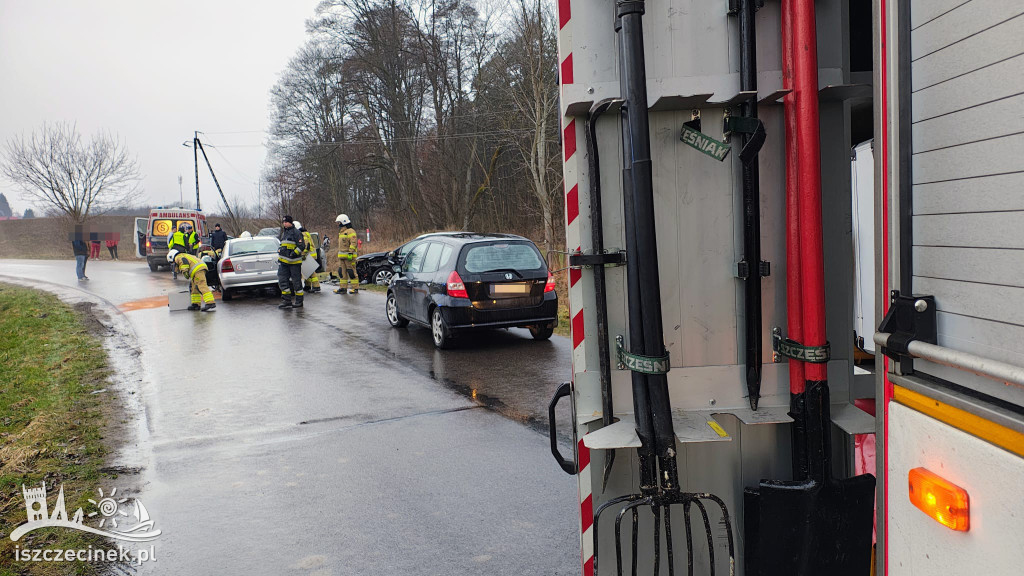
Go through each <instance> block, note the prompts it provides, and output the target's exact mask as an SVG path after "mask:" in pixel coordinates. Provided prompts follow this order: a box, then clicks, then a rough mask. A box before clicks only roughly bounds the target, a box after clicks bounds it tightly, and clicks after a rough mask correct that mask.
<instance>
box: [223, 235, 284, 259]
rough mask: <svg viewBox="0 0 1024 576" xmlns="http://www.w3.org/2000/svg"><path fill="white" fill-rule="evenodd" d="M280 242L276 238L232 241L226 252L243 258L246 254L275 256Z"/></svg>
mask: <svg viewBox="0 0 1024 576" xmlns="http://www.w3.org/2000/svg"><path fill="white" fill-rule="evenodd" d="M279 245H280V242H278V241H277V238H252V239H246V240H233V241H232V242H231V246H230V248H229V249H228V252H229V253H230V254H231V255H232V256H245V255H246V254H276V253H277V247H278V246H279Z"/></svg>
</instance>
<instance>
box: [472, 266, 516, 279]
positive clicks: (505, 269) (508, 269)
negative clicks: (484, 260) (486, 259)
mask: <svg viewBox="0 0 1024 576" xmlns="http://www.w3.org/2000/svg"><path fill="white" fill-rule="evenodd" d="M488 272H511V273H513V274H515V275H516V276H519V277H520V278H522V277H523V275H522V274H520V273H519V271H518V270H516V269H514V268H494V269H491V270H484V271H483V272H478V274H487V273H488Z"/></svg>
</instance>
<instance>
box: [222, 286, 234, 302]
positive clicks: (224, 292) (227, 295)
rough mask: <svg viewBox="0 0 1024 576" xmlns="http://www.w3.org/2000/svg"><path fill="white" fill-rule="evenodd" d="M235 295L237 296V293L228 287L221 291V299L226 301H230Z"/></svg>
mask: <svg viewBox="0 0 1024 576" xmlns="http://www.w3.org/2000/svg"><path fill="white" fill-rule="evenodd" d="M234 297H235V293H234V292H232V291H231V290H230V289H228V288H224V289H222V290H221V291H220V299H221V300H223V301H225V302H228V301H229V300H231V299H232V298H234Z"/></svg>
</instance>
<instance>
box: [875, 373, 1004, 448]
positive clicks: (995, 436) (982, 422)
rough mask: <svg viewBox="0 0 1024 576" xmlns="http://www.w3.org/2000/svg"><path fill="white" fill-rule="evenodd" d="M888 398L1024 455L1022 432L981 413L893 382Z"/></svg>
mask: <svg viewBox="0 0 1024 576" xmlns="http://www.w3.org/2000/svg"><path fill="white" fill-rule="evenodd" d="M892 398H893V400H895V401H897V402H899V403H900V404H903V405H904V406H906V407H908V408H913V409H914V410H917V411H918V412H921V413H923V414H927V415H928V416H931V417H932V418H935V419H936V420H939V421H940V422H945V423H946V424H949V425H950V426H952V427H954V428H957V429H959V430H963V431H964V432H967V433H968V434H971V435H972V436H977V437H978V438H981V439H982V440H985V441H986V442H990V443H992V444H995V445H996V446H999V447H1000V448H1002V449H1004V450H1008V451H1010V452H1013V453H1014V454H1016V455H1018V456H1021V457H1024V434H1022V433H1020V432H1017V431H1016V430H1012V429H1010V428H1007V427H1006V426H1001V425H999V424H996V423H995V422H992V421H991V420H986V419H984V418H982V417H981V416H976V415H974V414H971V413H970V412H967V411H966V410H961V409H959V408H957V407H955V406H950V405H949V404H945V403H943V402H939V401H938V400H936V399H934V398H929V397H928V396H925V395H924V394H921V393H919V392H915V391H913V390H910V389H909V388H904V387H902V386H893V393H892Z"/></svg>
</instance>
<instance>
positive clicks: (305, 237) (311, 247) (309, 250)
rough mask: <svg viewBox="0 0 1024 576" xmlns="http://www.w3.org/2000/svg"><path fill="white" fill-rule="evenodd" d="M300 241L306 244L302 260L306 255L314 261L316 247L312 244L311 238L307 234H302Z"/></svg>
mask: <svg viewBox="0 0 1024 576" xmlns="http://www.w3.org/2000/svg"><path fill="white" fill-rule="evenodd" d="M302 240H303V241H304V242H305V243H306V251H305V252H303V253H302V256H303V259H305V256H306V255H307V254H308V255H310V256H312V257H313V260H316V245H315V244H313V237H312V236H310V234H309V232H303V233H302Z"/></svg>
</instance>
